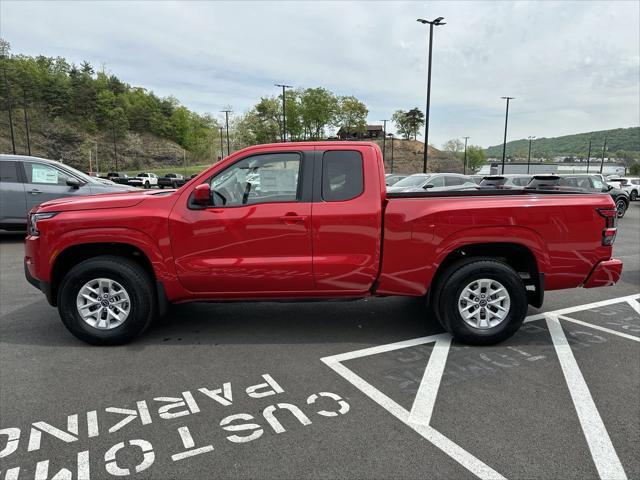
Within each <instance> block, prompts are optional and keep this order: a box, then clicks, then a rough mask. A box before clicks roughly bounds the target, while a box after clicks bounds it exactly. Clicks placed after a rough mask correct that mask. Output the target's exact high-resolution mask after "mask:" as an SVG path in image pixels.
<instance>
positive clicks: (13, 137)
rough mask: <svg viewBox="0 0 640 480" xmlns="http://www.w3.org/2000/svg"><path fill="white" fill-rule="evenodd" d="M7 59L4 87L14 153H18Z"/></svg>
mask: <svg viewBox="0 0 640 480" xmlns="http://www.w3.org/2000/svg"><path fill="white" fill-rule="evenodd" d="M5 62H6V59H4V62H2V63H3V65H2V67H3V68H2V71H3V73H4V88H5V90H6V91H7V109H8V110H9V129H10V130H11V148H12V149H13V154H14V155H15V154H16V137H15V134H14V133H13V116H12V114H11V91H10V90H9V81H8V80H7V65H6V63H5Z"/></svg>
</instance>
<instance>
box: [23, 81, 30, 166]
mask: <svg viewBox="0 0 640 480" xmlns="http://www.w3.org/2000/svg"><path fill="white" fill-rule="evenodd" d="M22 101H23V103H22V110H23V111H24V128H25V130H26V132H27V151H28V152H29V156H31V138H29V115H28V114H27V92H26V91H25V90H22Z"/></svg>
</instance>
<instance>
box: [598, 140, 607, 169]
mask: <svg viewBox="0 0 640 480" xmlns="http://www.w3.org/2000/svg"><path fill="white" fill-rule="evenodd" d="M606 149H607V137H604V144H603V145H602V161H601V162H600V173H602V168H603V167H604V151H605V150H606Z"/></svg>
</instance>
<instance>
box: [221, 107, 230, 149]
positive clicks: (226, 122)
mask: <svg viewBox="0 0 640 480" xmlns="http://www.w3.org/2000/svg"><path fill="white" fill-rule="evenodd" d="M220 111H221V112H222V113H224V118H225V124H226V126H227V156H229V155H231V148H230V147H229V114H230V113H231V112H232V111H231V110H220Z"/></svg>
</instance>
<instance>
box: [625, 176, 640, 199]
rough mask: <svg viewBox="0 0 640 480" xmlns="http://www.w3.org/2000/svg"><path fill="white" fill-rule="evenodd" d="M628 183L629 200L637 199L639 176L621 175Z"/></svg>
mask: <svg viewBox="0 0 640 480" xmlns="http://www.w3.org/2000/svg"><path fill="white" fill-rule="evenodd" d="M622 178H624V179H625V180H626V181H627V185H630V191H629V197H631V200H637V199H638V197H640V178H638V177H622Z"/></svg>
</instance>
